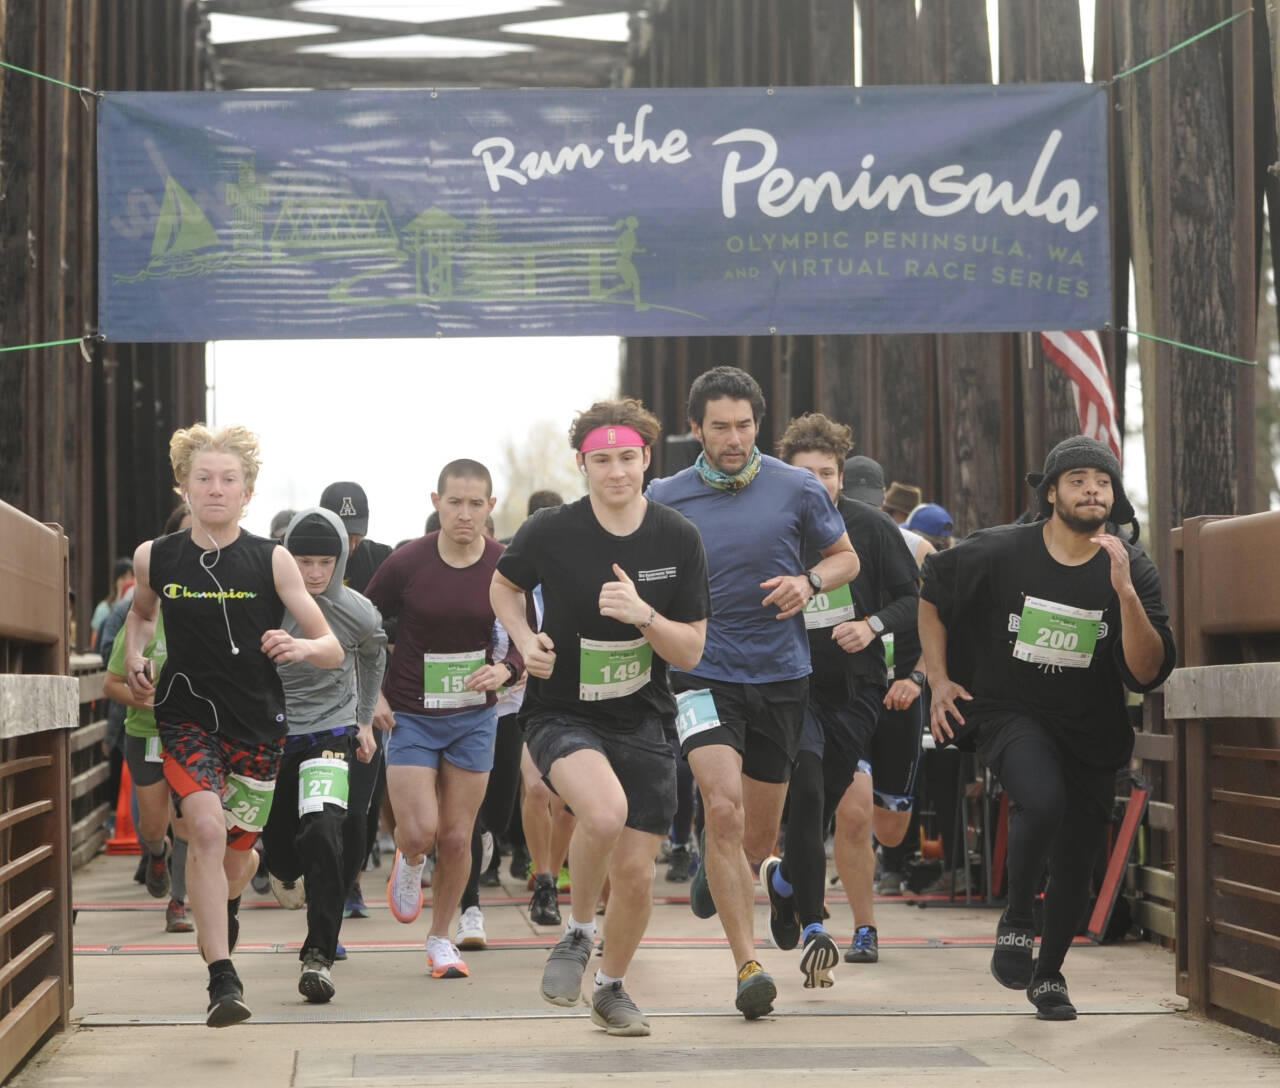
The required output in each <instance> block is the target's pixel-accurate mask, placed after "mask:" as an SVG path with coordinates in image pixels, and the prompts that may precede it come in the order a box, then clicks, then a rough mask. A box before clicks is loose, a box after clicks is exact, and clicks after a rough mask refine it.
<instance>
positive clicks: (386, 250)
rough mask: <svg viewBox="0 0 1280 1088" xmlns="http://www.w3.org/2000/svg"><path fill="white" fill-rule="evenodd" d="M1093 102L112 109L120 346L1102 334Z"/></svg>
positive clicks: (901, 92)
mask: <svg viewBox="0 0 1280 1088" xmlns="http://www.w3.org/2000/svg"><path fill="white" fill-rule="evenodd" d="M1106 156H1107V114H1106V94H1105V92H1104V91H1103V90H1101V89H1100V88H1097V87H1093V86H1089V85H1084V84H1015V85H1003V86H1000V85H998V86H919V87H914V86H913V87H860V88H859V87H788V88H733V89H662V90H611V91H589V90H579V91H550V90H533V91H519V92H511V91H430V90H407V91H365V90H361V91H296V92H248V91H235V92H212V93H201V92H197V93H190V92H188V93H155V92H139V93H121V94H115V93H112V94H108V95H107V96H106V98H105V100H104V101H103V102H102V103H101V106H100V112H99V124H98V186H99V207H98V229H99V283H98V298H99V313H98V320H99V332H100V333H102V334H103V335H104V336H105V337H106V338H107V339H108V340H113V341H200V340H215V339H275V338H286V339H305V338H342V337H361V338H374V337H423V336H529V335H588V334H590V335H599V334H614V335H623V336H670V335H695V336H697V335H730V334H732V335H740V334H741V335H770V334H804V333H875V332H878V333H887V332H966V331H991V332H998V331H1015V330H1053V329H1090V328H1100V327H1102V326H1103V325H1104V324H1105V323H1106V322H1107V321H1109V320H1110V319H1111V316H1112V315H1111V298H1110V285H1111V256H1110V221H1109V220H1110V216H1109V209H1108V204H1107V157H1106Z"/></svg>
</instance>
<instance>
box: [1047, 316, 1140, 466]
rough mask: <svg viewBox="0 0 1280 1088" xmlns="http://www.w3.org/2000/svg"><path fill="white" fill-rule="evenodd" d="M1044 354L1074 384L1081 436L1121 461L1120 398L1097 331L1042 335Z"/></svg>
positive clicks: (1073, 390) (1073, 391)
mask: <svg viewBox="0 0 1280 1088" xmlns="http://www.w3.org/2000/svg"><path fill="white" fill-rule="evenodd" d="M1040 341H1041V343H1042V344H1043V345H1044V353H1045V354H1046V355H1047V356H1049V358H1050V359H1052V360H1053V362H1054V363H1055V364H1056V365H1057V366H1058V367H1059V368H1060V369H1061V370H1063V371H1064V372H1065V373H1066V375H1067V377H1068V378H1070V379H1071V382H1072V389H1071V391H1072V393H1073V394H1074V395H1075V398H1076V414H1077V415H1078V416H1079V417H1080V433H1081V434H1083V435H1088V436H1089V437H1090V438H1096V439H1097V440H1098V441H1099V442H1105V443H1106V444H1107V445H1108V446H1110V447H1111V451H1112V452H1113V453H1114V454H1115V455H1116V457H1117V458H1119V457H1120V456H1121V452H1120V442H1121V436H1120V432H1119V429H1118V428H1117V426H1116V396H1115V392H1114V390H1113V389H1112V388H1111V377H1110V375H1109V374H1108V373H1107V361H1106V358H1105V357H1104V356H1103V354H1102V343H1101V342H1100V341H1099V340H1098V334H1097V333H1096V332H1092V331H1087V332H1042V333H1041V334H1040Z"/></svg>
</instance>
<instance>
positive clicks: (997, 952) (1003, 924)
mask: <svg viewBox="0 0 1280 1088" xmlns="http://www.w3.org/2000/svg"><path fill="white" fill-rule="evenodd" d="M1005 918H1006V916H1005V915H1001V917H1000V923H999V924H998V925H997V926H996V946H995V949H994V950H993V951H992V953H991V975H992V977H993V978H994V979H995V980H996V981H997V982H998V983H1000V985H1001V986H1007V987H1009V989H1011V990H1025V989H1026V988H1027V987H1028V986H1030V985H1031V973H1032V958H1031V953H1032V949H1033V948H1034V947H1035V943H1036V931H1035V930H1034V929H1033V928H1032V927H1031V926H1019V925H1013V924H1011V923H1009V922H1007V921H1005Z"/></svg>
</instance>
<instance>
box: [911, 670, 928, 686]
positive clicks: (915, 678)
mask: <svg viewBox="0 0 1280 1088" xmlns="http://www.w3.org/2000/svg"><path fill="white" fill-rule="evenodd" d="M924 681H925V675H924V673H923V672H921V671H920V670H919V669H912V670H911V682H912V683H913V684H917V685H918V686H920V687H924Z"/></svg>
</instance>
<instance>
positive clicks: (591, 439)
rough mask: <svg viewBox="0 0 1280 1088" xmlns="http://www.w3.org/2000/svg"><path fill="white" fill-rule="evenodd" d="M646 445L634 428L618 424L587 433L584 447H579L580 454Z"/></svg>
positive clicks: (583, 441) (583, 442)
mask: <svg viewBox="0 0 1280 1088" xmlns="http://www.w3.org/2000/svg"><path fill="white" fill-rule="evenodd" d="M643 445H646V443H645V440H644V439H643V438H642V437H641V436H640V432H639V431H637V430H635V429H634V428H633V427H626V426H623V425H621V424H617V425H615V426H612V427H596V428H595V429H594V430H591V431H588V432H587V437H586V438H584V439H583V440H582V445H581V446H579V447H578V451H579V452H580V453H590V452H591V451H592V450H609V449H614V448H615V447H618V446H643Z"/></svg>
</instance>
